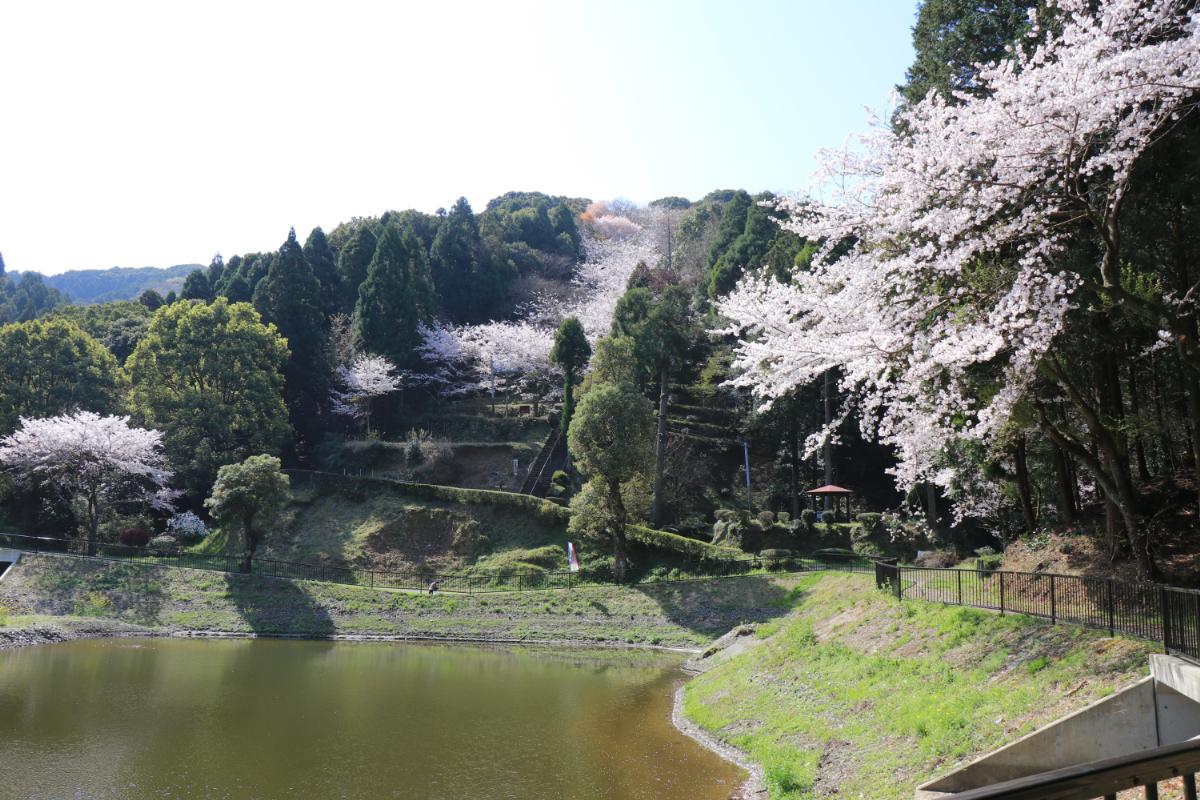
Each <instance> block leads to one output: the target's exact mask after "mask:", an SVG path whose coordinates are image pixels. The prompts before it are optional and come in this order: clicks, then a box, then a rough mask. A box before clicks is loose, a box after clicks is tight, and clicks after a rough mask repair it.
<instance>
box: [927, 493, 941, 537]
mask: <svg viewBox="0 0 1200 800" xmlns="http://www.w3.org/2000/svg"><path fill="white" fill-rule="evenodd" d="M938 516H939V515H938V505H937V485H936V484H935V483H934V482H933V481H926V482H925V524H926V525H928V526H929V530H931V531H933V532H934V533H937V531H938Z"/></svg>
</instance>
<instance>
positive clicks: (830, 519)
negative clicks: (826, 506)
mask: <svg viewBox="0 0 1200 800" xmlns="http://www.w3.org/2000/svg"><path fill="white" fill-rule="evenodd" d="M836 521H837V515H836V514H834V513H833V512H832V511H822V512H821V522H824V523H825V524H826V525H832V524H833V523H834V522H836Z"/></svg>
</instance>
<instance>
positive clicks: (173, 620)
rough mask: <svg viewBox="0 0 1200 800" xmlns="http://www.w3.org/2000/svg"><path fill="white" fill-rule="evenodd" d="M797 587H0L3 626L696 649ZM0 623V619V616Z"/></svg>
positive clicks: (231, 582) (763, 612) (134, 579)
mask: <svg viewBox="0 0 1200 800" xmlns="http://www.w3.org/2000/svg"><path fill="white" fill-rule="evenodd" d="M795 580H796V579H795V578H786V577H785V578H772V577H765V576H756V577H745V578H727V579H722V580H716V581H696V582H681V583H670V584H661V585H655V586H648V587H637V588H616V587H595V588H587V589H575V590H571V591H564V590H558V591H536V592H510V593H501V594H489V595H474V596H466V595H450V594H440V595H436V596H433V597H430V596H426V595H420V594H410V593H402V592H390V591H373V590H370V589H363V588H358V587H352V586H338V585H333V584H321V583H313V582H304V581H297V582H291V581H285V580H273V579H269V578H256V577H248V576H240V575H225V574H220V573H210V572H201V571H194V570H186V569H175V568H154V567H145V566H140V565H132V564H123V563H110V562H102V561H90V560H86V559H66V558H55V557H52V556H45V555H31V556H26V557H25V558H23V559H22V560H21V562H20V563H19V564H17V565H16V566H15V567H14V568H13V569H12V571H10V573H9V574H8V575H7V576H6V577H5V579H4V580H3V581H2V582H0V609H4V610H5V611H6V614H7V624H8V625H9V626H10V627H31V626H36V625H40V624H46V623H47V622H51V623H57V624H62V625H65V626H67V627H68V628H70V627H73V626H77V625H79V624H81V620H80V619H79V618H84V619H83V622H86V621H91V620H107V621H111V622H120V623H128V624H133V625H141V626H146V627H149V628H153V629H157V630H159V631H160V632H167V631H214V632H215V631H223V632H237V633H259V634H276V635H279V634H290V635H305V636H332V635H354V634H362V635H384V636H429V637H449V638H480V639H496V640H499V639H528V640H562V641H574V642H597V643H630V644H657V645H665V646H678V647H696V646H700V645H703V644H705V643H707V642H708V641H710V640H711V639H712V638H714V637H715V636H718V635H720V634H722V633H724V632H725V631H727V630H728V629H729V628H731V627H732V626H734V625H737V624H739V623H742V622H755V621H757V622H763V621H766V620H770V619H772V618H775V617H778V616H779V615H781V614H783V613H785V612H786V609H787V607H788V603H787V592H788V589H789V588H790V586H791V585H792V584H794V583H795ZM0 616H5V615H4V614H0Z"/></svg>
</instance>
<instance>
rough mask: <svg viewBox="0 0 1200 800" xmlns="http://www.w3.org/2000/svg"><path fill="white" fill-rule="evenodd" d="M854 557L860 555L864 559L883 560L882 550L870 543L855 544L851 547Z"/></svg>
mask: <svg viewBox="0 0 1200 800" xmlns="http://www.w3.org/2000/svg"><path fill="white" fill-rule="evenodd" d="M851 549H852V550H854V553H855V555H860V556H863V557H865V558H883V556H884V552H883V548H881V547H880V546H879V545H877V544H875V543H874V542H871V541H861V542H855V543H854V544H853V545H852V547H851Z"/></svg>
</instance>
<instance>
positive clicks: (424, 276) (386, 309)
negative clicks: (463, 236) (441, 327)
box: [354, 225, 433, 367]
mask: <svg viewBox="0 0 1200 800" xmlns="http://www.w3.org/2000/svg"><path fill="white" fill-rule="evenodd" d="M432 311H433V291H432V287H431V286H430V281H429V264H428V262H427V261H426V259H425V249H424V248H423V247H421V243H420V241H419V240H418V239H417V238H416V236H415V235H414V234H413V232H412V231H411V229H407V228H406V229H405V230H404V231H401V230H400V229H399V228H398V227H397V226H395V225H388V226H387V227H386V228H384V230H383V233H382V234H381V235H380V237H379V243H378V244H377V245H376V247H375V255H374V256H373V257H372V258H371V263H370V265H369V266H368V267H367V279H366V280H365V281H363V283H362V285H361V286H360V287H359V290H358V303H357V305H356V306H355V308H354V340H355V344H356V345H357V346H358V347H359V349H361V350H365V351H368V352H371V353H377V354H379V355H383V356H386V357H388V358H389V359H391V361H392V362H393V363H395V364H396V365H398V366H401V367H404V366H408V365H413V364H415V363H416V361H417V360H418V357H417V355H416V347H417V345H419V344H420V343H421V336H420V334H419V333H418V332H417V326H418V324H420V323H421V322H424V321H425V320H427V319H428V318H429V317H430V316H431V315H432Z"/></svg>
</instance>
